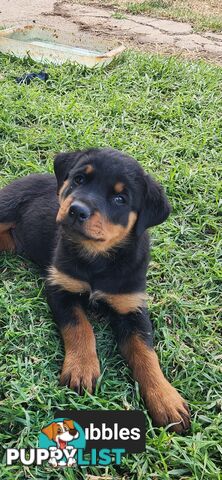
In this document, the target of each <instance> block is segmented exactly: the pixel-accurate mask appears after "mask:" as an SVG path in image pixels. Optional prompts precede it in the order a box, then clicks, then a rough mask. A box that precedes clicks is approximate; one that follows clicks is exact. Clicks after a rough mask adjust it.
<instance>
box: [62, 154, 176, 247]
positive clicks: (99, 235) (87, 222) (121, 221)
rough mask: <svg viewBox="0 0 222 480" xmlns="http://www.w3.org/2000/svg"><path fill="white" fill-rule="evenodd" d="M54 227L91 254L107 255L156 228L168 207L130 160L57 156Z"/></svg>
mask: <svg viewBox="0 0 222 480" xmlns="http://www.w3.org/2000/svg"><path fill="white" fill-rule="evenodd" d="M54 168H55V174H56V177H57V182H58V194H59V202H60V208H59V211H58V215H57V222H58V223H59V224H61V226H62V228H63V229H64V231H65V232H66V234H67V236H68V237H69V238H71V239H73V240H74V241H78V242H80V243H81V244H82V245H83V246H84V247H85V248H86V249H88V250H89V251H91V252H92V253H99V252H107V251H109V250H110V249H112V248H114V247H117V246H118V245H119V244H122V243H123V242H124V241H126V240H127V239H128V238H129V235H130V233H131V232H132V231H134V232H135V233H136V235H137V236H138V237H139V236H141V235H142V233H143V232H144V231H145V230H146V229H147V228H148V227H152V226H154V225H157V224H159V223H162V222H163V221H164V220H165V219H166V218H167V217H168V215H169V213H170V206H169V203H168V201H167V198H166V196H165V194H164V192H163V189H162V187H161V186H160V185H159V184H158V183H156V182H155V180H153V179H152V178H151V177H150V176H149V175H147V174H145V172H144V171H143V169H142V168H141V167H140V165H139V164H138V163H137V161H136V160H134V159H133V158H131V157H129V156H128V155H125V154H123V153H121V152H119V151H118V150H113V149H108V148H104V149H88V150H84V151H78V152H71V153H60V154H58V155H57V156H56V158H55V163H54Z"/></svg>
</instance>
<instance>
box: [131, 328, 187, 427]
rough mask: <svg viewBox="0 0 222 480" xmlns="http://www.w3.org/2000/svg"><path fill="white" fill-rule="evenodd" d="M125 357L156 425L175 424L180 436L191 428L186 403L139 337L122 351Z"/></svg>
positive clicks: (134, 337) (132, 338)
mask: <svg viewBox="0 0 222 480" xmlns="http://www.w3.org/2000/svg"><path fill="white" fill-rule="evenodd" d="M122 354H123V355H124V357H125V358H126V359H127V361H128V363H129V365H130V367H131V368H132V371H133V376H134V378H135V379H136V380H137V382H138V383H139V385H140V388H141V393H142V395H143V397H144V400H145V403H146V406H147V409H148V411H149V413H150V415H151V417H152V420H153V422H154V424H155V425H157V426H163V425H169V424H170V423H176V422H177V425H174V426H173V427H172V429H173V430H174V431H175V432H177V433H182V432H183V431H185V430H187V429H188V428H189V425H190V416H189V410H188V407H187V404H186V402H185V400H184V399H183V398H182V397H181V396H180V394H179V393H178V392H177V390H176V389H175V388H174V387H173V386H172V385H170V383H169V382H168V381H167V380H166V378H165V377H164V375H163V373H162V371H161V368H160V365H159V361H158V357H157V355H156V353H155V351H154V350H153V349H151V348H148V347H147V346H146V345H145V343H144V342H143V341H142V339H140V337H139V336H137V335H133V336H132V337H130V339H129V340H128V341H127V342H126V343H125V345H124V346H123V347H122Z"/></svg>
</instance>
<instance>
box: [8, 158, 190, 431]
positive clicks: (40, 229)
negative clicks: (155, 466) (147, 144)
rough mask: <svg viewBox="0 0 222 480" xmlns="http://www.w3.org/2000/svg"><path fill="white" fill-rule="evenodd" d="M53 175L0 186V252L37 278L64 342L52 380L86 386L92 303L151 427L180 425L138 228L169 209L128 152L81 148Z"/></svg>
mask: <svg viewBox="0 0 222 480" xmlns="http://www.w3.org/2000/svg"><path fill="white" fill-rule="evenodd" d="M54 168H55V175H56V177H54V176H53V175H30V176H28V177H25V178H22V179H20V180H16V181H15V182H13V183H12V184H10V185H8V186H6V187H5V188H4V189H2V190H1V191H0V250H2V251H3V250H5V251H7V250H8V251H15V252H17V253H19V254H20V255H23V256H25V257H26V258H29V259H31V260H33V261H34V262H35V263H37V264H38V265H39V266H40V267H41V268H43V270H44V271H45V272H46V274H47V280H46V283H47V296H48V302H49V304H50V306H51V309H52V311H53V315H54V317H55V320H56V322H57V323H58V325H59V328H60V331H61V334H62V337H63V340H64V346H65V359H64V364H63V369H62V373H61V383H62V384H66V385H69V386H70V387H71V388H74V389H76V390H77V391H78V392H81V391H82V389H83V388H87V389H88V390H89V391H92V390H93V389H94V386H95V383H96V380H97V378H98V376H99V374H100V369H99V361H98V357H97V353H96V343H95V337H94V333H93V330H92V327H91V325H90V323H89V321H88V312H89V311H90V309H93V308H94V307H95V305H97V306H98V305H99V306H101V308H103V311H105V312H106V315H107V316H108V317H109V319H110V321H111V324H112V326H113V328H114V331H115V334H116V338H117V341H118V344H119V347H120V350H121V352H122V354H123V355H124V357H125V358H126V359H127V361H128V363H129V365H130V367H131V368H132V371H133V375H134V378H135V379H136V380H137V381H138V382H139V384H140V387H141V392H142V395H143V397H144V400H145V402H146V405H147V407H148V410H149V412H150V414H151V416H152V418H153V421H154V423H155V424H157V425H166V424H168V423H176V424H175V426H174V429H175V430H176V431H177V432H182V431H183V430H185V429H186V428H187V427H188V426H189V413H188V409H187V406H186V403H185V402H184V400H183V399H182V398H181V397H180V395H179V394H178V392H177V391H176V390H175V389H174V388H173V387H172V386H171V385H170V384H169V383H168V381H167V380H166V379H165V377H164V376H163V374H162V372H161V369H160V366H159V363H158V359H157V356H156V354H155V352H154V350H153V345H152V327H151V323H150V320H149V316H148V312H147V309H146V302H145V288H146V270H147V266H148V252H149V241H148V235H147V233H146V229H147V228H149V227H152V226H154V225H157V224H159V223H161V222H163V221H164V220H165V219H166V218H167V217H168V215H169V213H170V206H169V203H168V201H167V198H166V196H165V194H164V192H163V189H162V187H161V186H160V185H159V184H158V183H156V182H155V181H154V180H153V179H152V178H151V177H150V176H149V175H146V174H145V173H144V171H143V169H142V168H141V167H140V165H139V164H138V163H137V162H136V161H135V160H134V159H132V158H130V157H129V156H127V155H125V154H123V153H121V152H119V151H117V150H112V149H88V150H85V151H78V152H71V153H61V154H59V155H57V156H56V158H55V163H54Z"/></svg>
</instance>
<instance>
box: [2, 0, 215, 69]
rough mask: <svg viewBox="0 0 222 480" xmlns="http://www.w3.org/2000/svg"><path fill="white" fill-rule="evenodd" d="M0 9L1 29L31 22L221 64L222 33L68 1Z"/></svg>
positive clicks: (21, 0)
mask: <svg viewBox="0 0 222 480" xmlns="http://www.w3.org/2000/svg"><path fill="white" fill-rule="evenodd" d="M196 3H197V2H196ZM206 3H207V2H206ZM208 3H209V2H208ZM0 10H1V12H0V23H1V25H2V26H9V25H10V26H11V25H15V24H18V23H20V24H25V23H31V22H33V21H34V22H35V23H36V24H42V25H48V26H52V27H56V28H61V29H65V30H66V31H67V32H69V31H70V32H71V31H72V30H73V28H78V30H79V33H80V34H81V33H82V34H83V32H84V31H87V32H88V33H91V34H93V35H94V36H98V37H100V39H101V40H102V41H103V40H104V42H105V43H106V45H109V44H110V46H112V45H113V42H114V40H115V41H118V42H119V43H123V44H124V45H126V46H130V47H132V48H138V49H140V50H144V51H147V52H158V53H164V54H177V55H182V56H186V57H187V56H188V57H190V58H205V59H207V60H211V61H214V62H216V63H218V64H221V65H222V34H214V33H211V32H205V33H202V34H198V33H194V32H193V29H192V26H191V25H190V24H189V23H181V22H176V21H173V20H168V19H159V18H154V17H148V16H145V15H130V14H124V16H123V18H116V17H115V15H114V11H113V9H111V8H101V7H98V6H95V5H83V4H79V3H74V2H73V1H69V0H66V1H65V0H61V1H59V0H57V1H53V0H38V2H36V1H34V0H17V2H16V3H15V2H14V0H1V8H0ZM74 25H75V27H74Z"/></svg>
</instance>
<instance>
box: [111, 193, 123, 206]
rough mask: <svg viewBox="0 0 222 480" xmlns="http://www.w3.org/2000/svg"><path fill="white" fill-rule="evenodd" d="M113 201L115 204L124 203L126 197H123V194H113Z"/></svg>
mask: <svg viewBox="0 0 222 480" xmlns="http://www.w3.org/2000/svg"><path fill="white" fill-rule="evenodd" d="M113 202H114V203H115V204H116V205H123V204H124V203H126V199H125V198H124V197H123V195H115V197H113Z"/></svg>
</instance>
